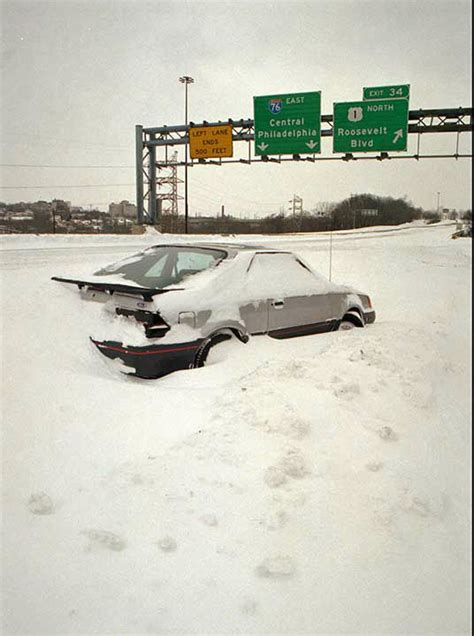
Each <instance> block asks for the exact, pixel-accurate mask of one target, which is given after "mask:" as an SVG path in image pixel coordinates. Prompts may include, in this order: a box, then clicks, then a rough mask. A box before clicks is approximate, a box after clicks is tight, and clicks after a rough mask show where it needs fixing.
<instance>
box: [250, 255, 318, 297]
mask: <svg viewBox="0 0 474 636" xmlns="http://www.w3.org/2000/svg"><path fill="white" fill-rule="evenodd" d="M247 282H248V287H249V291H252V292H261V293H262V294H267V295H269V296H276V295H282V296H298V295H308V294H314V293H323V292H324V291H325V290H326V286H325V284H324V279H322V278H321V279H320V278H319V277H316V276H315V275H314V274H313V272H310V271H309V270H308V269H307V268H306V267H305V266H304V265H303V264H302V263H301V262H300V261H299V260H298V259H297V258H296V257H295V256H294V255H293V254H284V253H273V254H272V253H267V254H255V256H254V257H253V259H252V262H251V264H250V267H249V270H248V273H247Z"/></svg>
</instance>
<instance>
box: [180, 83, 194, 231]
mask: <svg viewBox="0 0 474 636" xmlns="http://www.w3.org/2000/svg"><path fill="white" fill-rule="evenodd" d="M179 81H180V82H181V84H184V123H185V125H186V126H187V125H188V84H193V83H194V79H193V78H192V77H190V76H189V75H183V76H182V77H180V78H179ZM188 145H189V130H188V131H187V133H186V144H185V149H184V155H185V158H184V233H185V234H187V233H188Z"/></svg>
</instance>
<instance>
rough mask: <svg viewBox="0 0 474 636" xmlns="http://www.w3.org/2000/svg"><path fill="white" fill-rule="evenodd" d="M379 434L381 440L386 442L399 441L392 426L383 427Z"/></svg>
mask: <svg viewBox="0 0 474 636" xmlns="http://www.w3.org/2000/svg"><path fill="white" fill-rule="evenodd" d="M377 434H378V436H379V437H380V439H383V440H386V441H388V442H396V441H397V440H398V435H397V434H396V433H395V431H394V430H393V428H391V427H390V426H382V428H379V430H378V431H377Z"/></svg>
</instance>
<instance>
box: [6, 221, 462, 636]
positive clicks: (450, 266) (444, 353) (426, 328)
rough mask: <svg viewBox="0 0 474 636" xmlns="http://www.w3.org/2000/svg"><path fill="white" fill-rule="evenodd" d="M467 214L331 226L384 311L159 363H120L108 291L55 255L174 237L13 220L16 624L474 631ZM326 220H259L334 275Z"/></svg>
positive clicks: (9, 472)
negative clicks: (143, 377) (106, 344)
mask: <svg viewBox="0 0 474 636" xmlns="http://www.w3.org/2000/svg"><path fill="white" fill-rule="evenodd" d="M452 231H453V229H452V227H449V226H432V227H429V228H427V227H420V228H410V229H396V230H394V231H390V232H386V231H384V232H380V233H379V232H373V231H372V232H371V231H366V232H360V233H352V234H351V233H344V234H341V235H337V234H336V235H334V237H333V245H334V254H333V280H335V281H336V282H341V283H347V284H350V285H353V286H355V287H358V288H361V289H363V290H365V291H367V292H368V293H370V295H371V297H372V299H373V302H374V305H375V308H376V310H377V316H378V320H377V322H376V323H375V324H374V325H373V326H370V327H368V328H367V329H365V330H360V331H359V330H357V331H351V332H345V333H344V332H340V333H335V334H324V335H319V336H308V337H305V338H298V339H294V340H287V341H273V340H270V339H268V338H266V337H260V338H253V339H252V340H251V341H250V343H249V344H248V345H245V346H244V345H241V344H240V343H226V345H225V346H223V348H222V351H221V352H217V353H216V357H215V359H214V360H213V364H210V365H209V366H207V367H205V368H203V369H197V370H192V371H182V372H179V373H176V374H174V375H172V376H169V377H167V378H164V379H162V380H158V381H149V382H144V381H139V380H136V379H133V378H127V377H124V376H120V375H115V374H114V373H112V372H111V371H110V370H109V369H108V368H106V367H105V366H104V365H103V364H102V361H101V360H100V359H99V357H98V356H97V355H96V354H95V352H93V351H92V349H91V348H90V347H89V343H88V339H87V336H88V335H89V328H91V327H92V325H93V322H94V310H93V308H91V307H90V304H88V303H83V302H82V303H81V302H80V300H79V298H78V297H77V295H76V294H75V293H73V292H72V291H68V290H66V289H64V287H62V286H61V285H58V284H55V283H53V282H51V281H50V277H51V276H53V275H61V274H62V275H64V274H69V275H71V276H72V275H79V274H81V273H90V272H91V271H94V270H95V269H97V268H98V267H99V266H101V265H104V264H107V263H109V262H111V261H114V260H117V259H119V258H121V257H122V256H126V255H128V254H130V253H133V252H135V251H137V249H140V247H141V246H145V245H149V244H153V243H157V242H159V240H160V239H159V237H158V238H157V237H156V236H152V235H147V236H144V237H137V236H133V237H132V236H131V237H79V236H78V237H71V236H68V237H61V236H55V237H49V238H40V237H17V236H15V237H11V236H9V237H1V238H0V248H1V249H0V272H1V288H0V289H1V295H2V329H1V335H2V343H1V349H2V421H3V423H2V471H3V474H2V477H3V480H2V493H3V494H2V496H3V501H2V513H3V528H2V530H3V535H2V558H3V583H2V585H3V621H4V628H3V629H4V631H3V633H25V632H29V633H35V634H39V633H46V634H63V633H81V634H103V633H125V634H139V633H156V634H162V633H163V634H164V633H170V632H171V633H175V634H186V633H200V634H212V633H219V634H230V633H249V634H250V633H252V634H275V633H285V634H298V633H319V634H325V633H333V634H334V633H335V634H342V633H347V632H351V633H360V634H371V633H373V634H380V633H392V634H402V633H403V634H412V633H442V634H457V633H469V632H470V623H469V600H468V599H469V592H470V579H469V570H470V543H469V533H470V490H469V482H470V462H471V456H470V450H469V448H470V439H471V427H470V415H471V406H470V364H471V357H470V349H471V331H470V318H471V314H470V311H471V310H470V303H471V288H470V273H471V244H470V242H469V241H468V240H467V239H460V240H457V241H453V240H451V239H450V235H451V234H452ZM167 240H170V239H169V237H168V238H167ZM236 240H239V238H236ZM252 240H253V239H251V238H249V241H252ZM328 240H329V239H328V237H327V236H321V235H320V236H313V237H307V236H305V237H301V236H295V237H285V238H282V237H272V238H269V237H266V238H262V237H257V238H256V239H255V241H256V242H259V243H262V242H266V243H270V242H271V243H272V244H275V243H277V244H278V245H279V246H281V247H285V248H291V249H294V250H295V251H297V252H299V253H301V254H302V255H303V256H304V258H305V259H307V260H308V261H310V262H311V263H312V264H313V265H314V266H315V267H316V268H317V269H319V270H320V271H321V272H322V273H324V274H327V271H328Z"/></svg>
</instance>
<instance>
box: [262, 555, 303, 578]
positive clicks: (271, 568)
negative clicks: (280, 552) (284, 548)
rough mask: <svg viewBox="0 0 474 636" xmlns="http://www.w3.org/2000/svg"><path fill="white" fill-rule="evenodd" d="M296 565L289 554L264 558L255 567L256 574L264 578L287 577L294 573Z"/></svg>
mask: <svg viewBox="0 0 474 636" xmlns="http://www.w3.org/2000/svg"><path fill="white" fill-rule="evenodd" d="M295 570H296V567H295V563H294V561H293V559H292V558H291V557H289V556H275V557H268V558H266V559H264V560H263V561H262V562H261V563H260V565H259V566H257V568H256V574H257V575H258V576H260V577H262V578H265V579H287V578H291V577H292V576H293V575H294V573H295Z"/></svg>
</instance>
